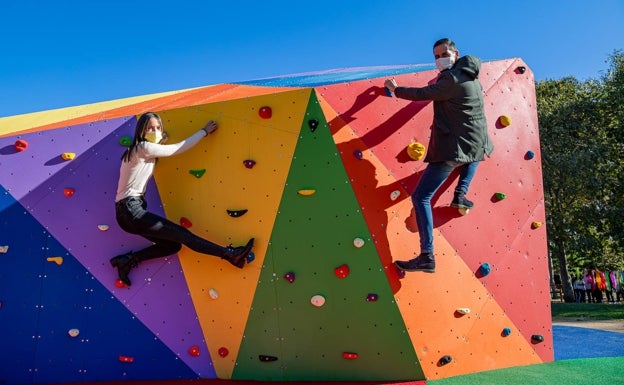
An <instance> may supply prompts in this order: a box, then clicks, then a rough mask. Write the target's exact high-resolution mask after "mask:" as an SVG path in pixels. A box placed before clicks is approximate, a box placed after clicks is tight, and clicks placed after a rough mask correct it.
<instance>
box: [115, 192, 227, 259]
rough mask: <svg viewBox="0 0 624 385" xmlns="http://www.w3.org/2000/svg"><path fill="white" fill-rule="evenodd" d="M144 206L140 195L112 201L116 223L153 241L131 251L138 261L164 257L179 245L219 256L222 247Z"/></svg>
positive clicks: (129, 231)
mask: <svg viewBox="0 0 624 385" xmlns="http://www.w3.org/2000/svg"><path fill="white" fill-rule="evenodd" d="M146 210H147V202H146V201H145V198H143V197H142V196H138V197H128V198H125V199H122V200H120V201H119V202H117V203H116V204H115V211H116V217H117V223H119V226H120V227H121V228H122V229H123V230H124V231H126V232H128V233H131V234H137V235H141V236H143V237H144V238H146V239H148V240H150V241H152V242H153V243H154V244H153V245H151V246H148V247H146V248H145V249H143V250H139V251H137V252H133V253H132V254H133V255H134V256H135V257H136V258H137V259H138V261H139V262H140V261H146V260H148V259H154V258H160V257H166V256H168V255H172V254H175V253H177V252H178V251H180V249H181V248H182V245H185V246H187V247H188V248H190V249H191V250H193V251H196V252H198V253H202V254H209V255H214V256H217V257H222V256H223V255H224V252H225V248H224V247H221V246H219V245H217V244H215V243H212V242H210V241H207V240H205V239H203V238H200V237H198V236H197V235H195V234H193V233H191V232H190V231H189V230H187V229H186V228H185V227H183V226H180V225H178V224H176V223H173V222H171V221H170V220H168V219H166V218H163V217H161V216H159V215H156V214H153V213H150V212H148V211H146Z"/></svg>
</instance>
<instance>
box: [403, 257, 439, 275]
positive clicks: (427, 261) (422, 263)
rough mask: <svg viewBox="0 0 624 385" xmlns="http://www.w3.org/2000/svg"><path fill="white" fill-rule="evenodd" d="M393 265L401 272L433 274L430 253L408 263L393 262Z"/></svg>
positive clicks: (433, 266) (433, 268)
mask: <svg viewBox="0 0 624 385" xmlns="http://www.w3.org/2000/svg"><path fill="white" fill-rule="evenodd" d="M394 265H395V266H396V267H397V268H399V269H400V270H403V271H424V272H425V273H434V272H435V259H434V257H433V254H432V253H421V254H420V255H419V256H418V257H416V258H414V259H410V260H409V261H395V262H394Z"/></svg>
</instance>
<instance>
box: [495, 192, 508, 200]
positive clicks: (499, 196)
mask: <svg viewBox="0 0 624 385" xmlns="http://www.w3.org/2000/svg"><path fill="white" fill-rule="evenodd" d="M506 197H507V195H505V194H504V193H502V192H497V193H496V199H498V200H499V201H502V200H503V199H505V198H506Z"/></svg>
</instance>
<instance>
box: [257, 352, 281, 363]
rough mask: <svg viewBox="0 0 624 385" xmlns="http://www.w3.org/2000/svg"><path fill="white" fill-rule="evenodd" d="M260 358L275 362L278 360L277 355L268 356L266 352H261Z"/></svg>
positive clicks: (263, 360) (264, 360)
mask: <svg viewBox="0 0 624 385" xmlns="http://www.w3.org/2000/svg"><path fill="white" fill-rule="evenodd" d="M258 358H259V359H260V361H262V362H273V361H277V357H275V356H267V355H264V354H260V355H259V356H258Z"/></svg>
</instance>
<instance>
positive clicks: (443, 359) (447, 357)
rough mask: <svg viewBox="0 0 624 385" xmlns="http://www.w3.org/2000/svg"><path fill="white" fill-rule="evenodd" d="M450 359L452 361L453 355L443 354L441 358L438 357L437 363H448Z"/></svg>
mask: <svg viewBox="0 0 624 385" xmlns="http://www.w3.org/2000/svg"><path fill="white" fill-rule="evenodd" d="M451 361H453V357H451V356H443V357H442V358H440V360H439V361H438V365H440V366H444V365H446V364H448V363H450V362H451Z"/></svg>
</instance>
